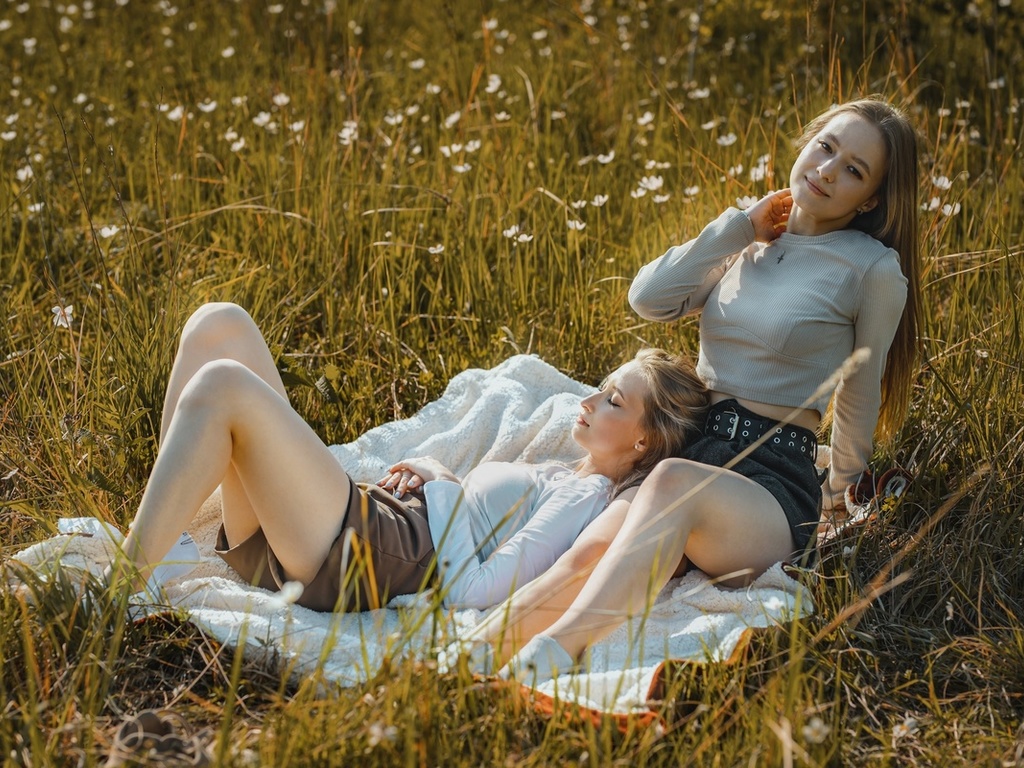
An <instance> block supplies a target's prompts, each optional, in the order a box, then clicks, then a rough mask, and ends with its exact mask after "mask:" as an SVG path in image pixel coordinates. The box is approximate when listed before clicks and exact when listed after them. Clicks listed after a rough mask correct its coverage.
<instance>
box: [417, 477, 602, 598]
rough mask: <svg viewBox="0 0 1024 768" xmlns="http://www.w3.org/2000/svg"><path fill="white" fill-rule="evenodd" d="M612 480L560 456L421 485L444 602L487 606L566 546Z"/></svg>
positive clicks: (542, 568)
mask: <svg viewBox="0 0 1024 768" xmlns="http://www.w3.org/2000/svg"><path fill="white" fill-rule="evenodd" d="M612 487H613V484H612V481H611V480H609V479H608V478H607V477H604V476H603V475H587V476H583V477H581V476H579V475H577V474H576V473H575V472H573V471H572V470H569V469H567V468H565V467H563V466H560V465H555V464H546V465H531V464H511V463H505V462H487V463H485V464H481V465H479V466H478V467H476V468H475V469H473V470H472V471H471V472H470V473H469V474H467V475H466V477H465V478H464V479H463V480H462V483H461V485H460V484H459V483H455V482H451V481H448V480H433V481H430V482H428V483H426V484H425V485H424V486H423V492H424V496H425V497H426V502H427V519H428V523H429V525H430V536H431V539H432V540H433V542H434V549H435V552H436V554H437V560H438V564H439V571H440V572H439V578H440V586H441V589H442V590H443V594H444V595H445V604H446V605H448V606H450V607H455V606H457V607H461V608H490V607H491V606H493V605H495V604H497V603H499V602H501V601H502V600H504V599H505V598H506V597H508V596H509V595H511V594H512V592H514V591H515V589H516V588H517V587H520V586H522V585H524V584H526V583H527V582H529V581H531V580H533V579H534V578H536V577H537V576H539V575H540V574H542V573H543V572H544V571H546V570H547V569H548V568H550V567H551V566H552V565H554V563H555V561H556V560H557V559H558V558H559V557H560V556H561V555H562V554H563V553H564V552H566V551H567V550H568V549H569V547H571V546H572V543H573V542H574V541H575V540H576V537H577V536H579V535H580V532H581V531H582V530H583V529H584V528H585V527H586V526H587V525H588V524H589V523H590V522H591V521H593V520H594V518H596V517H597V516H598V515H599V514H600V513H601V512H602V511H604V509H605V508H606V507H607V506H608V503H609V502H610V501H611V493H612Z"/></svg>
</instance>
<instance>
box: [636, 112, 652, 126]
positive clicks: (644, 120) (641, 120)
mask: <svg viewBox="0 0 1024 768" xmlns="http://www.w3.org/2000/svg"><path fill="white" fill-rule="evenodd" d="M653 122H654V114H653V113H651V112H644V113H643V114H642V115H640V117H638V118H637V119H636V124H637V125H640V126H644V125H650V124H651V123H653Z"/></svg>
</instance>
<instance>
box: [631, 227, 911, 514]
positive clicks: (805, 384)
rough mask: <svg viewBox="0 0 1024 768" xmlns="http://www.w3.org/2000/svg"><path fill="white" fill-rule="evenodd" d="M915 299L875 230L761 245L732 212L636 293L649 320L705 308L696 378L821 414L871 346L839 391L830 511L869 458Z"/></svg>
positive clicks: (669, 258) (642, 278) (637, 284)
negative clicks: (891, 357) (891, 365)
mask: <svg viewBox="0 0 1024 768" xmlns="http://www.w3.org/2000/svg"><path fill="white" fill-rule="evenodd" d="M906 296H907V280H906V278H905V277H904V276H903V273H902V272H901V271H900V261H899V255H898V254H897V253H896V252H895V251H894V250H892V249H891V248H887V247H886V246H885V245H883V244H882V243H880V242H879V241H878V240H875V239H874V238H873V237H871V236H869V235H867V234H865V233H863V232H858V231H856V230H850V229H843V230H838V231H835V232H830V233H828V234H824V235H817V236H802V235H794V234H790V233H788V232H786V233H783V234H782V235H781V236H780V237H779V238H778V239H776V240H775V241H773V242H772V243H768V244H765V243H757V242H754V228H753V225H752V224H751V223H750V220H749V219H748V218H747V217H746V216H745V215H744V214H743V212H742V211H739V210H737V209H735V208H730V209H728V210H727V211H725V212H724V213H723V214H722V215H721V216H719V217H718V218H717V219H715V220H714V221H713V222H711V223H710V224H708V226H707V227H705V228H704V230H703V231H702V232H701V233H700V234H699V235H698V236H697V237H696V238H695V239H693V240H691V241H689V242H688V243H686V244H684V245H680V246H674V247H672V248H669V250H668V251H667V252H666V253H665V254H664V255H662V256H661V257H659V258H658V259H655V260H654V261H653V262H651V263H650V264H647V265H646V266H644V267H643V268H642V269H641V270H640V272H639V273H638V274H637V276H636V278H635V279H634V281H633V283H632V285H631V287H630V291H629V301H630V304H631V305H632V307H633V309H634V310H636V312H637V313H638V314H639V315H641V316H642V317H644V318H647V319H649V320H659V321H668V320H673V319H676V318H678V317H682V316H683V315H687V314H691V313H694V312H697V311H701V317H700V353H699V357H698V360H697V373H698V375H699V376H700V377H701V379H702V380H703V381H704V383H705V384H707V386H708V387H709V388H711V389H713V390H718V391H721V392H726V393H728V394H731V395H735V396H736V397H740V398H743V399H747V400H753V401H755V402H761V403H770V404H773V405H781V406H792V407H797V406H800V405H805V407H810V408H814V409H816V410H817V411H818V412H819V413H824V412H825V409H826V407H827V405H828V401H829V398H830V397H831V396H832V390H831V389H829V390H826V391H824V392H821V393H819V396H817V397H813V396H814V394H815V391H816V390H817V389H818V388H819V387H820V386H821V385H822V384H823V383H824V382H825V381H826V380H827V379H828V378H829V377H830V376H832V374H833V373H834V372H835V371H836V370H838V369H839V368H840V366H842V364H843V362H844V361H845V360H846V358H847V357H849V355H850V354H851V353H852V352H853V351H854V350H858V349H861V348H866V349H868V350H869V353H870V354H869V356H868V359H867V361H866V362H865V363H863V364H862V365H861V366H859V367H858V368H857V369H856V370H855V371H853V372H852V373H850V374H848V375H845V376H843V377H842V378H841V380H840V381H839V383H838V386H836V387H835V401H834V408H833V422H832V462H831V467H830V470H829V475H828V477H827V478H826V480H825V482H824V483H823V484H822V493H823V497H824V504H825V507H826V508H831V507H832V506H834V505H835V504H836V503H837V502H839V501H841V500H842V498H843V493H844V491H845V489H846V486H847V485H848V484H850V483H852V482H854V481H855V480H856V479H857V477H858V476H859V475H860V473H861V472H862V471H863V470H864V469H866V468H867V466H868V462H869V460H870V459H871V452H872V440H873V436H874V430H875V426H876V425H877V423H878V411H879V408H880V406H881V380H882V373H883V371H884V369H885V360H886V356H887V355H888V352H889V346H890V345H891V344H892V340H893V338H894V337H895V334H896V328H897V326H898V324H899V321H900V317H901V315H902V313H903V306H904V303H905V302H906ZM812 398H813V399H812Z"/></svg>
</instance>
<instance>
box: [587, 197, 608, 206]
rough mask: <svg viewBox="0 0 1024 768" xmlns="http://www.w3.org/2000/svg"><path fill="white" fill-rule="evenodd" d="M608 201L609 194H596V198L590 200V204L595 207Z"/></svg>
mask: <svg viewBox="0 0 1024 768" xmlns="http://www.w3.org/2000/svg"><path fill="white" fill-rule="evenodd" d="M607 202H608V195H594V199H593V200H591V201H590V204H591V205H592V206H594V207H595V208H600V207H601V206H602V205H604V204H605V203H607Z"/></svg>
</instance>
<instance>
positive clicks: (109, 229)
mask: <svg viewBox="0 0 1024 768" xmlns="http://www.w3.org/2000/svg"><path fill="white" fill-rule="evenodd" d="M120 231H121V228H120V227H119V226H117V225H116V224H107V225H106V226H104V227H100V233H99V234H100V237H102V238H103V239H104V240H109V239H110V238H112V237H113V236H114V235H116V234H117V233H118V232H120Z"/></svg>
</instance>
